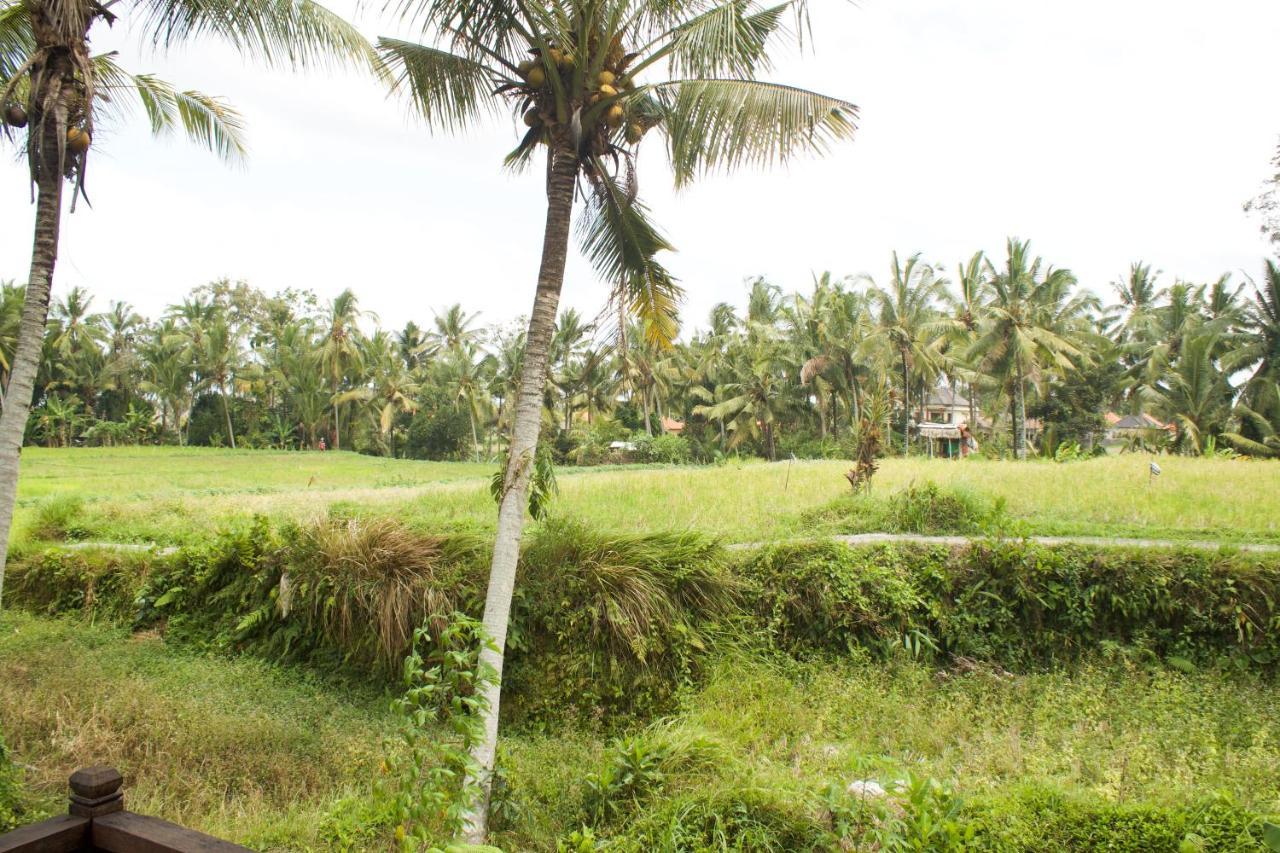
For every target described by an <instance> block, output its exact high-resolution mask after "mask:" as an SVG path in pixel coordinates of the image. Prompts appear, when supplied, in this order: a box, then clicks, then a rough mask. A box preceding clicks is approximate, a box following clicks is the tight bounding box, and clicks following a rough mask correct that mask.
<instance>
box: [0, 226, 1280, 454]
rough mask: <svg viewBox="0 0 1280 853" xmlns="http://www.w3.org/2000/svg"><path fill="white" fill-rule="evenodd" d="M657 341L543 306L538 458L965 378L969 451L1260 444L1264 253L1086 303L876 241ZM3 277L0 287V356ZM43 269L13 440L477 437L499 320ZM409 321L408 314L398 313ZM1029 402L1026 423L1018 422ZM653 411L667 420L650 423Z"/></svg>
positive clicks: (636, 450) (706, 431) (1272, 407)
mask: <svg viewBox="0 0 1280 853" xmlns="http://www.w3.org/2000/svg"><path fill="white" fill-rule="evenodd" d="M747 289H748V292H747V294H746V310H745V313H740V312H738V311H736V310H735V309H734V308H733V307H732V306H730V305H728V304H720V305H717V306H716V307H715V308H714V309H713V310H712V312H711V316H710V318H709V324H708V325H707V326H705V327H702V328H699V329H697V330H696V331H694V332H693V333H692V334H691V335H689V336H687V339H686V340H684V341H681V342H680V343H677V344H676V345H675V346H674V347H666V346H663V345H662V344H660V343H656V342H653V341H652V340H651V339H649V338H648V337H647V336H646V335H644V334H643V333H642V330H641V329H639V328H635V327H630V328H629V327H625V326H620V325H619V321H618V319H617V317H616V316H615V315H613V314H608V315H602V316H600V317H584V316H583V315H581V314H579V313H578V312H576V311H573V310H567V311H564V312H562V313H561V314H560V316H559V318H558V320H557V324H556V330H555V336H554V340H553V344H552V361H553V367H552V372H551V378H550V381H549V382H548V384H547V388H546V393H545V408H544V419H543V420H544V426H543V431H544V437H546V438H548V439H549V440H550V444H551V446H552V447H554V449H555V452H556V456H557V457H558V459H559V460H560V461H562V462H568V463H575V464H592V463H598V462H603V461H610V460H637V459H638V460H653V461H673V462H674V461H689V460H694V461H700V460H711V459H715V458H717V457H719V456H722V455H724V454H732V453H735V452H737V453H742V454H757V455H761V456H765V457H768V458H779V457H789V456H790V455H792V454H794V455H796V456H798V457H806V456H807V457H813V456H844V455H848V454H849V453H851V452H852V451H851V449H850V443H851V439H852V437H853V435H854V434H855V433H856V432H858V428H859V426H860V425H864V424H866V422H867V413H868V412H871V411H876V412H883V413H884V414H885V418H884V423H883V424H882V425H881V424H877V426H880V427H881V429H882V430H883V431H884V432H885V433H886V443H887V444H889V446H890V447H891V448H892V450H894V451H895V452H902V449H903V441H904V433H905V436H906V440H907V446H908V448H909V449H910V450H911V452H921V449H922V442H921V441H920V440H919V438H918V434H917V432H916V430H915V424H916V422H917V421H921V420H923V419H924V418H923V409H922V407H923V404H924V401H925V399H926V397H927V396H929V395H933V394H936V393H937V392H938V391H940V390H949V391H953V392H955V393H956V394H957V395H958V397H959V398H960V399H962V400H967V401H968V402H967V406H968V408H969V411H970V413H971V416H970V418H968V420H969V421H970V423H972V424H975V425H978V426H979V428H980V430H981V433H980V434H983V435H984V439H985V440H984V441H983V442H982V445H983V450H984V452H987V453H1007V454H1010V455H1013V454H1017V453H1018V450H1019V447H1020V441H1019V437H1020V436H1026V438H1024V439H1023V441H1024V442H1025V445H1026V448H1027V452H1029V453H1037V452H1039V453H1045V454H1054V453H1055V452H1057V453H1059V454H1061V452H1062V450H1063V449H1064V448H1071V449H1073V450H1074V448H1075V447H1076V446H1079V447H1082V448H1085V449H1088V448H1090V447H1093V446H1096V445H1097V440H1098V439H1099V438H1100V437H1101V436H1102V434H1103V432H1104V430H1105V428H1106V426H1107V424H1106V423H1105V421H1104V413H1106V412H1108V411H1114V412H1119V413H1146V414H1149V415H1151V416H1153V417H1154V418H1156V419H1158V420H1159V421H1161V422H1162V423H1165V424H1167V425H1169V427H1170V428H1169V429H1165V430H1153V431H1151V432H1150V433H1149V434H1147V435H1144V436H1139V438H1140V439H1141V440H1142V442H1143V443H1145V444H1148V445H1151V446H1153V447H1154V446H1161V447H1163V448H1166V449H1168V450H1171V451H1175V452H1182V453H1191V454H1198V453H1205V452H1223V451H1228V450H1234V451H1236V452H1241V453H1246V454H1250V455H1280V442H1278V441H1277V428H1280V394H1278V389H1280V266H1277V264H1276V263H1275V262H1272V261H1267V262H1264V265H1263V268H1262V270H1260V274H1259V275H1258V276H1256V277H1255V278H1250V279H1247V280H1246V279H1242V280H1240V281H1238V282H1237V281H1233V280H1232V278H1231V277H1230V276H1223V277H1222V278H1220V279H1218V280H1217V281H1213V282H1208V283H1192V282H1186V281H1181V280H1174V281H1170V282H1168V283H1167V284H1166V282H1165V281H1164V280H1163V278H1162V276H1161V275H1160V273H1158V272H1157V271H1155V270H1153V269H1152V268H1151V267H1150V266H1148V265H1145V264H1140V263H1139V264H1134V265H1132V267H1131V268H1130V269H1129V271H1128V272H1127V274H1126V275H1124V276H1122V277H1120V278H1119V279H1118V280H1117V281H1115V282H1113V283H1111V285H1110V287H1109V288H1108V295H1109V296H1110V297H1111V299H1110V300H1109V304H1104V303H1103V301H1102V300H1101V299H1100V298H1099V297H1098V296H1097V295H1095V294H1094V292H1093V290H1092V289H1088V288H1085V287H1082V286H1081V285H1080V283H1079V282H1077V280H1076V278H1075V277H1074V276H1073V275H1072V274H1071V273H1070V271H1068V270H1067V269H1065V268H1062V267H1054V266H1052V265H1050V264H1048V263H1047V262H1045V261H1044V260H1042V259H1041V258H1039V257H1037V256H1035V255H1034V253H1033V251H1032V249H1031V247H1030V246H1029V245H1028V244H1026V243H1022V242H1019V241H1010V242H1009V244H1008V246H1007V249H1006V251H1005V253H1004V254H1003V256H993V257H987V256H984V255H982V254H978V255H975V256H974V257H972V258H970V259H968V260H967V261H964V262H963V263H960V264H958V265H957V267H956V268H955V270H954V272H950V273H948V271H946V270H944V269H942V268H940V267H937V266H933V265H930V264H927V263H925V262H924V261H923V260H922V259H921V258H920V257H919V256H912V257H909V258H900V257H897V256H895V257H894V258H893V259H892V262H891V263H890V265H889V268H888V270H887V274H886V275H884V276H878V275H877V276H865V275H864V276H859V277H856V278H844V279H839V278H835V277H833V276H831V275H829V274H824V275H822V276H821V277H817V278H815V280H814V281H813V282H812V283H811V284H810V285H809V286H808V287H806V288H804V289H802V290H799V291H796V292H785V291H784V290H783V289H782V288H781V287H779V286H778V285H776V284H773V283H771V282H767V281H765V280H763V279H756V280H753V281H750V282H748V283H747ZM22 297H23V293H22V289H21V287H16V286H13V285H6V286H5V287H4V291H3V301H2V304H0V358H3V361H0V369H6V370H7V365H8V363H9V359H10V358H11V357H12V352H13V347H14V342H15V337H16V329H17V325H18V318H19V311H20V306H21V304H22ZM101 307H102V306H98V305H95V304H94V301H93V299H92V297H91V295H90V294H88V293H87V292H85V291H83V290H80V289H72V290H69V291H68V292H67V293H66V294H65V296H63V297H62V298H61V299H58V300H57V301H56V302H55V305H54V309H53V312H52V319H51V321H50V323H49V326H48V333H47V335H46V337H45V342H44V356H43V359H42V362H41V366H40V372H39V379H38V383H37V399H36V406H35V408H34V410H33V415H34V416H33V417H32V419H31V423H30V425H29V428H28V441H29V442H30V443H36V444H41V445H49V446H66V445H111V444H127V443H170V444H193V445H222V446H234V447H276V448H290V449H295V448H296V449H304V448H318V447H321V446H325V447H328V448H334V449H337V448H343V449H354V450H358V451H361V452H366V453H374V454H391V455H397V456H411V457H417V458H462V459H491V458H495V456H496V454H498V453H500V452H501V451H502V449H503V448H502V447H501V446H500V445H501V436H502V435H504V433H505V432H506V431H507V429H508V427H509V421H510V417H511V405H510V401H511V399H512V396H513V393H514V391H515V387H516V382H517V380H518V377H519V370H520V363H521V347H522V338H523V335H522V333H521V331H520V329H521V326H520V324H519V323H515V324H512V325H510V326H505V327H499V326H490V327H486V326H483V325H481V323H480V322H479V318H478V317H477V316H476V315H474V314H471V313H468V312H467V311H466V310H465V307H464V306H460V305H455V306H452V307H450V308H448V309H446V310H443V311H442V312H441V313H439V314H437V315H436V316H434V317H433V318H430V320H429V321H427V322H424V324H423V325H419V324H417V323H414V322H410V323H408V324H407V325H406V326H405V327H404V328H403V329H400V330H397V331H389V330H383V329H379V328H377V318H376V317H374V316H373V315H371V314H369V313H367V312H364V311H362V310H361V308H360V305H359V302H358V300H357V297H356V295H355V294H354V293H352V292H350V291H347V292H344V293H342V294H341V295H340V296H338V297H337V298H336V299H334V300H333V301H332V302H330V303H327V304H326V303H323V302H322V301H320V300H319V299H317V298H316V297H315V296H314V295H313V294H310V293H305V292H292V291H290V292H284V293H280V294H276V295H274V296H268V295H266V294H264V293H262V292H261V291H259V290H256V289H254V288H252V287H250V286H248V285H246V284H242V283H235V284H233V283H229V282H216V283H213V284H209V285H205V286H202V287H199V288H196V289H195V290H193V291H192V292H191V293H190V294H189V295H188V296H187V297H186V298H185V299H184V300H182V301H181V302H178V303H175V304H174V305H172V306H170V307H169V309H168V310H167V311H165V312H164V314H163V315H162V316H161V317H158V318H154V319H147V318H144V317H142V316H140V315H139V314H138V313H137V312H136V311H134V310H133V309H132V308H131V307H130V306H129V305H128V304H125V303H120V302H116V303H112V304H110V305H108V306H105V310H99V309H100V308H101ZM424 320H425V318H424ZM1028 423H1030V424H1032V425H1034V426H1035V429H1033V430H1031V431H1030V432H1028V431H1027V429H1026V426H1027V424H1028ZM676 431H678V435H677V434H672V433H673V432H676Z"/></svg>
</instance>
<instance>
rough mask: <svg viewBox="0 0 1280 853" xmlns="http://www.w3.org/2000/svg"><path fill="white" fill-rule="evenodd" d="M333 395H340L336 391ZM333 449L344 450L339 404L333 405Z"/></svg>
mask: <svg viewBox="0 0 1280 853" xmlns="http://www.w3.org/2000/svg"><path fill="white" fill-rule="evenodd" d="M333 393H335V394H336V393H338V392H337V391H336V390H335V391H334V392H333ZM333 449H334V450H341V449H342V425H341V423H340V422H339V421H338V404H337V403H334V404H333Z"/></svg>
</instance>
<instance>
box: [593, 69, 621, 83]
mask: <svg viewBox="0 0 1280 853" xmlns="http://www.w3.org/2000/svg"><path fill="white" fill-rule="evenodd" d="M617 79H618V78H617V76H615V75H614V73H613V72H612V71H601V72H600V74H599V75H598V76H597V77H596V82H597V83H599V84H600V85H601V86H612V85H613V81H614V80H617Z"/></svg>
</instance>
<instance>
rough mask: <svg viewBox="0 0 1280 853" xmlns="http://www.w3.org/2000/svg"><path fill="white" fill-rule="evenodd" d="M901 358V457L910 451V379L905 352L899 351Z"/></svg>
mask: <svg viewBox="0 0 1280 853" xmlns="http://www.w3.org/2000/svg"><path fill="white" fill-rule="evenodd" d="M898 355H900V356H901V357H902V455H903V456H906V455H907V454H908V453H909V452H910V450H911V426H910V424H911V379H910V373H909V372H908V370H907V351H906V350H899V351H898Z"/></svg>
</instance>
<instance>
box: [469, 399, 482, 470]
mask: <svg viewBox="0 0 1280 853" xmlns="http://www.w3.org/2000/svg"><path fill="white" fill-rule="evenodd" d="M467 419H468V420H470V421H471V455H472V457H473V458H474V459H475V461H476V462H479V461H480V439H479V438H477V437H476V413H475V410H474V409H472V408H471V406H470V405H468V406H467Z"/></svg>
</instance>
